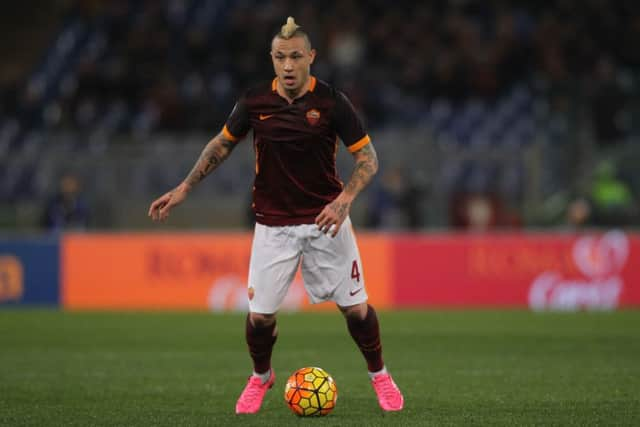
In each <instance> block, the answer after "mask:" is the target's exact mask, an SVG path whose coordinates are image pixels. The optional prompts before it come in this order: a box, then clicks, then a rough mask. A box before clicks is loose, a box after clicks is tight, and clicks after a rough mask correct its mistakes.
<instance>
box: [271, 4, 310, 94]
mask: <svg viewBox="0 0 640 427" xmlns="http://www.w3.org/2000/svg"><path fill="white" fill-rule="evenodd" d="M315 57H316V51H315V49H312V48H311V42H309V36H307V34H306V33H305V32H304V31H302V30H301V29H300V27H299V26H298V25H297V24H296V22H295V21H294V19H293V18H292V17H289V18H288V19H287V23H286V24H285V25H283V26H282V29H281V30H280V32H279V33H278V34H276V35H275V36H274V37H273V40H272V41H271V60H272V61H273V69H274V71H275V73H276V76H277V77H278V80H279V81H280V84H281V85H282V88H283V89H284V90H285V91H286V92H287V94H289V95H292V96H296V95H298V94H299V93H300V90H301V89H302V88H303V87H304V85H305V84H306V83H307V81H308V80H309V75H310V74H311V64H312V63H313V60H314V59H315Z"/></svg>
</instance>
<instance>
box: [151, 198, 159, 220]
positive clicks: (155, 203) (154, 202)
mask: <svg viewBox="0 0 640 427" xmlns="http://www.w3.org/2000/svg"><path fill="white" fill-rule="evenodd" d="M158 202H159V200H154V201H153V203H151V206H149V216H150V217H153V213H154V212H155V210H156V209H157V208H158Z"/></svg>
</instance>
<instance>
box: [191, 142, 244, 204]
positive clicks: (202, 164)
mask: <svg viewBox="0 0 640 427" xmlns="http://www.w3.org/2000/svg"><path fill="white" fill-rule="evenodd" d="M235 145H236V144H235V142H233V141H230V140H228V139H226V138H225V137H224V135H223V134H222V133H220V134H218V135H216V136H215V137H214V138H213V139H212V140H211V141H209V143H208V144H207V145H206V146H205V147H204V149H203V150H202V153H201V154H200V157H199V158H198V161H197V162H196V164H195V165H194V166H193V169H191V172H189V175H187V177H186V178H185V179H184V181H183V182H182V183H181V184H180V186H183V187H184V189H185V190H187V191H188V190H191V188H193V187H194V186H195V185H196V184H198V183H199V182H200V181H202V180H203V179H204V177H206V176H207V175H209V174H210V173H211V172H213V171H214V170H215V169H216V168H217V167H218V166H220V164H221V163H222V162H224V161H225V160H226V159H227V157H229V154H231V151H233V148H234V147H235Z"/></svg>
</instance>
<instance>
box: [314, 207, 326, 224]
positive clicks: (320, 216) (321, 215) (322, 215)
mask: <svg viewBox="0 0 640 427" xmlns="http://www.w3.org/2000/svg"><path fill="white" fill-rule="evenodd" d="M326 216H327V214H326V213H325V211H324V210H323V211H322V212H320V213H319V214H318V216H317V217H316V219H315V223H316V224H318V227H320V224H321V223H322V221H324V219H325V218H326Z"/></svg>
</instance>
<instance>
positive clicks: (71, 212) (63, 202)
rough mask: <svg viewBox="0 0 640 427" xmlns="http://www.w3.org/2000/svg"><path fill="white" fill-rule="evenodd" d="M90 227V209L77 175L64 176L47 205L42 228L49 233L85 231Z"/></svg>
mask: <svg viewBox="0 0 640 427" xmlns="http://www.w3.org/2000/svg"><path fill="white" fill-rule="evenodd" d="M88 225H89V208H88V206H87V203H86V201H85V200H84V197H83V196H82V192H81V184H80V180H79V178H78V177H77V176H76V175H73V174H70V173H67V174H64V175H63V176H62V177H61V178H60V181H59V187H58V191H57V192H56V194H54V195H53V196H52V197H51V198H50V199H49V200H48V201H47V203H46V205H45V209H44V213H43V215H42V226H43V228H45V229H47V230H49V231H54V232H55V231H62V230H84V229H86V228H87V226H88Z"/></svg>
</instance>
